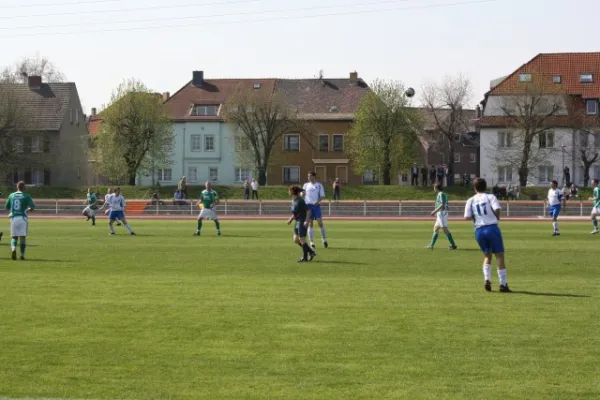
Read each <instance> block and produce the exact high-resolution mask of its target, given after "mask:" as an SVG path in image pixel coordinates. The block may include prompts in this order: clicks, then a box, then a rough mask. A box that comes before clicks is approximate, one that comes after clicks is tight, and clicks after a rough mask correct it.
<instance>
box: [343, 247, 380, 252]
mask: <svg viewBox="0 0 600 400" xmlns="http://www.w3.org/2000/svg"><path fill="white" fill-rule="evenodd" d="M333 249H334V250H343V251H381V250H382V249H375V248H372V247H345V248H344V247H339V248H333Z"/></svg>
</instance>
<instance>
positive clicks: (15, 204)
mask: <svg viewBox="0 0 600 400" xmlns="http://www.w3.org/2000/svg"><path fill="white" fill-rule="evenodd" d="M13 210H14V211H21V200H15V201H14V202H13Z"/></svg>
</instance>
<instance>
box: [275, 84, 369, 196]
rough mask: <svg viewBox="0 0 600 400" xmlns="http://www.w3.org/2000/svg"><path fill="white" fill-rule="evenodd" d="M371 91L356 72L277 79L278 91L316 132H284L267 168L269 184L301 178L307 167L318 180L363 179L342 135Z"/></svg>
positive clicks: (294, 181) (285, 182) (302, 179)
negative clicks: (342, 76) (343, 76)
mask: <svg viewBox="0 0 600 400" xmlns="http://www.w3.org/2000/svg"><path fill="white" fill-rule="evenodd" d="M369 90H370V89H369V87H368V85H367V84H366V83H365V82H364V81H363V80H362V79H360V78H358V74H357V73H356V72H352V73H350V75H349V77H348V78H346V79H326V78H317V79H278V80H277V81H276V85H275V92H276V94H278V95H280V96H282V97H283V98H284V99H285V100H286V102H287V103H288V104H289V105H290V106H291V107H293V108H295V109H296V110H298V112H299V113H300V115H301V117H302V118H304V119H306V120H309V121H311V122H312V125H313V127H314V133H313V134H311V135H310V136H309V137H302V136H300V135H286V136H285V137H284V138H283V139H282V142H281V144H280V146H278V150H279V152H278V153H277V154H275V155H274V162H273V164H272V165H271V166H270V167H269V173H268V183H269V184H271V185H282V184H284V185H285V184H291V183H302V182H305V181H306V176H307V175H308V173H309V172H310V171H315V172H316V173H317V177H318V180H319V181H321V182H322V183H332V182H333V181H334V180H335V179H336V178H339V179H340V180H341V181H342V182H343V183H349V184H360V183H363V177H362V175H358V174H356V173H355V172H354V171H353V169H352V162H351V160H350V158H349V157H348V155H347V154H346V153H345V147H344V144H345V143H344V140H345V134H346V133H347V132H348V130H349V129H350V125H351V123H352V121H353V119H354V114H355V113H356V111H357V110H358V107H359V105H360V102H361V100H362V98H363V96H364V95H365V94H366V93H368V91H369Z"/></svg>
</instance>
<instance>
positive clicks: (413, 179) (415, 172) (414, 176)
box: [410, 163, 419, 186]
mask: <svg viewBox="0 0 600 400" xmlns="http://www.w3.org/2000/svg"><path fill="white" fill-rule="evenodd" d="M410 184H411V186H418V185H419V168H418V167H417V163H414V164H413V166H412V168H411V169H410Z"/></svg>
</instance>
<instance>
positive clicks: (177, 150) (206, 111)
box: [138, 71, 275, 186]
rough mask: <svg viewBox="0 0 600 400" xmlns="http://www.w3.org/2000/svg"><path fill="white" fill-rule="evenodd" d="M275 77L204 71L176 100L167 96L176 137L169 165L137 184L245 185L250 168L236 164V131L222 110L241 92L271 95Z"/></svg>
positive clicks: (178, 93) (195, 74)
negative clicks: (209, 75) (229, 75)
mask: <svg viewBox="0 0 600 400" xmlns="http://www.w3.org/2000/svg"><path fill="white" fill-rule="evenodd" d="M274 85H275V80H273V79H211V80H205V79H204V73H203V71H194V72H193V78H192V80H191V81H190V82H188V83H187V84H186V85H185V86H183V87H182V88H181V89H180V90H178V91H177V92H176V93H175V94H173V95H172V96H169V95H168V94H165V95H164V98H165V106H166V107H167V109H168V110H169V112H170V114H171V116H172V120H173V125H174V126H173V128H174V134H175V143H174V146H173V154H172V159H171V162H170V165H169V166H168V167H166V168H162V169H159V170H157V171H156V176H154V177H152V176H145V177H141V178H140V179H139V181H138V184H139V185H144V186H145V185H152V184H153V183H154V182H158V183H160V184H161V185H168V186H173V185H176V184H177V182H178V181H179V180H180V179H181V177H183V176H185V177H186V178H187V183H188V184H190V185H202V184H204V182H206V181H210V182H212V183H214V184H218V185H235V184H242V183H243V181H244V180H246V179H249V178H251V173H252V172H251V171H252V169H251V168H250V167H249V166H248V165H242V164H243V163H242V162H241V161H239V160H238V156H237V153H236V151H235V143H236V137H235V134H234V129H233V128H232V126H231V125H230V124H227V123H225V121H224V119H223V106H224V104H225V101H226V100H227V98H228V97H229V96H231V95H232V94H234V93H235V91H236V90H238V89H240V88H246V87H247V88H248V89H252V90H256V91H267V92H269V91H273V89H274Z"/></svg>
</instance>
